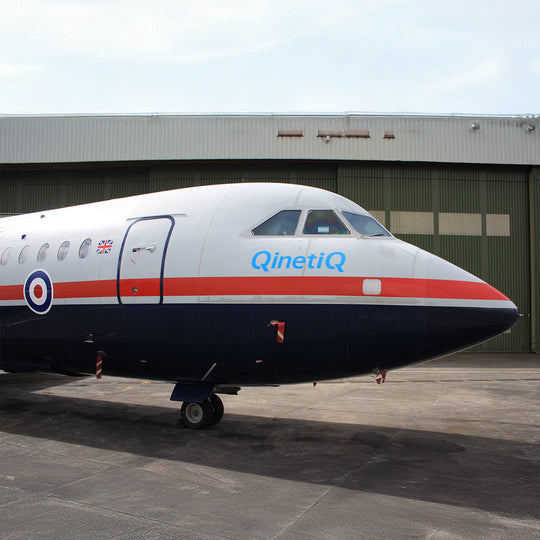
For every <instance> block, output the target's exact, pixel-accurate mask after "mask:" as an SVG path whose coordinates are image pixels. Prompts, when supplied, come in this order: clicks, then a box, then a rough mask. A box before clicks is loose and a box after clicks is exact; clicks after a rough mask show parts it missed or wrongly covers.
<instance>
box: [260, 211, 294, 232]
mask: <svg viewBox="0 0 540 540" xmlns="http://www.w3.org/2000/svg"><path fill="white" fill-rule="evenodd" d="M300 214H301V211H300V210H282V211H281V212H278V213H277V214H274V215H273V216H272V217H271V218H269V219H267V220H266V221H265V222H264V223H261V224H260V225H258V226H257V227H255V228H254V229H253V230H252V231H251V232H252V234H253V235H255V236H282V235H287V236H288V235H293V234H294V233H295V231H296V225H297V224H298V219H299V218H300Z"/></svg>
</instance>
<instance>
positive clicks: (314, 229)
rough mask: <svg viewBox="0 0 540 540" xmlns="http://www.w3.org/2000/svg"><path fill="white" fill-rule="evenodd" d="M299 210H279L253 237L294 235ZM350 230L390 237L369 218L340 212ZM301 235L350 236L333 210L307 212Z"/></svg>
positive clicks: (254, 232)
mask: <svg viewBox="0 0 540 540" xmlns="http://www.w3.org/2000/svg"><path fill="white" fill-rule="evenodd" d="M301 213H302V211H301V210H281V211H280V212H278V213H277V214H274V215H273V216H272V217H271V218H269V219H267V220H266V221H265V222H264V223H261V224H260V225H258V226H257V227H255V228H254V229H253V230H252V231H251V232H252V234H253V235H255V236H283V235H287V236H292V235H294V234H295V233H296V229H297V227H298V222H299V220H300V215H301ZM342 214H343V216H344V217H345V219H346V220H347V221H348V222H349V224H350V225H351V226H352V228H353V229H354V230H355V231H356V232H358V233H360V234H361V235H362V236H391V235H390V233H389V232H388V231H387V230H386V229H385V228H384V227H383V226H382V225H380V224H379V223H378V222H377V221H375V219H373V218H372V217H371V216H365V215H362V214H355V213H354V212H345V211H343V212H342ZM302 233H303V234H350V231H349V229H348V228H347V226H346V225H345V224H344V222H343V221H342V220H341V218H340V217H339V216H338V215H337V214H336V212H334V211H333V210H309V211H308V213H307V216H306V220H305V222H304V227H303V229H302Z"/></svg>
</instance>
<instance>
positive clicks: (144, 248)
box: [131, 245, 156, 253]
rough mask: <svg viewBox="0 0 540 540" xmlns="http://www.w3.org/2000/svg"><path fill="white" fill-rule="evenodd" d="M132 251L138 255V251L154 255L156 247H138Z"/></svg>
mask: <svg viewBox="0 0 540 540" xmlns="http://www.w3.org/2000/svg"><path fill="white" fill-rule="evenodd" d="M131 251H132V252H133V253H136V252H137V251H149V252H150V253H154V251H156V246H154V245H150V246H137V247H134V248H133V249H132V250H131Z"/></svg>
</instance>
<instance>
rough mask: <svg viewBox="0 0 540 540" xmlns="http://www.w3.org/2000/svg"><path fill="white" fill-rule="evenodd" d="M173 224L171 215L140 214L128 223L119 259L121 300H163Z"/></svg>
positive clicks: (159, 302) (145, 301)
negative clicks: (140, 215) (151, 215)
mask: <svg viewBox="0 0 540 540" xmlns="http://www.w3.org/2000/svg"><path fill="white" fill-rule="evenodd" d="M173 227H174V219H173V218H172V217H171V216H158V217H147V218H141V219H138V220H136V221H134V222H133V223H132V224H131V225H130V226H129V227H128V230H127V232H126V235H125V237H124V242H123V243H122V249H121V252H120V257H119V259H118V272H117V291H118V302H119V303H120V304H161V303H162V302H163V272H164V269H165V257H166V255H167V247H168V245H169V239H170V237H171V233H172V230H173Z"/></svg>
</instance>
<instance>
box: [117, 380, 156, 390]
mask: <svg viewBox="0 0 540 540" xmlns="http://www.w3.org/2000/svg"><path fill="white" fill-rule="evenodd" d="M149 382H150V381H143V382H142V383H139V384H137V385H135V386H142V385H143V384H148V383H149ZM126 390H133V386H126V387H125V388H122V390H120V392H125V391H126Z"/></svg>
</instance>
